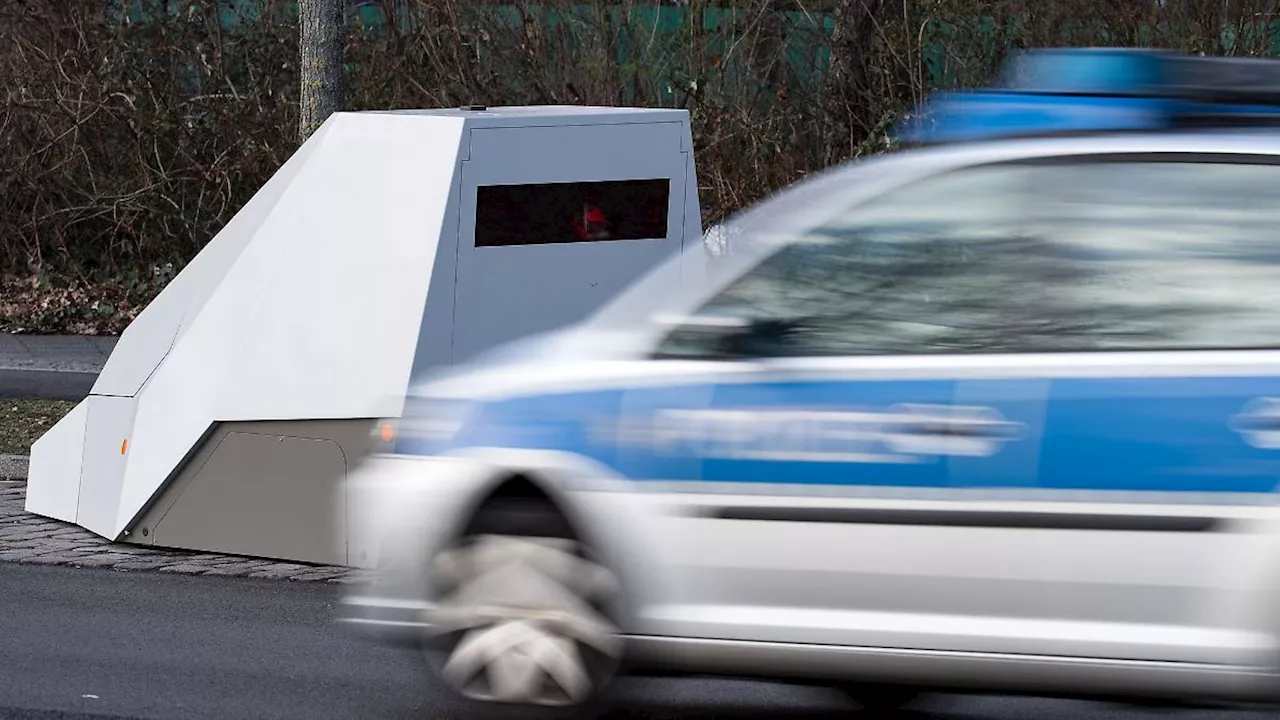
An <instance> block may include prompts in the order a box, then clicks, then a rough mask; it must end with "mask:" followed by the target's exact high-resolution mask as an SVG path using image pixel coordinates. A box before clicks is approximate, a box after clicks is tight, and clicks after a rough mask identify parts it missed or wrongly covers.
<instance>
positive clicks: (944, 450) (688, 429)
mask: <svg viewBox="0 0 1280 720" xmlns="http://www.w3.org/2000/svg"><path fill="white" fill-rule="evenodd" d="M614 427H615V430H616V432H615V433H614V434H613V435H612V437H611V438H609V437H606V436H605V435H597V439H600V440H605V441H609V440H612V441H613V442H616V443H617V444H618V445H622V446H638V447H645V448H648V449H650V450H652V451H654V452H656V453H658V454H661V455H675V456H693V457H702V458H719V459H740V460H771V461H782V462H786V461H790V462H832V463H918V462H925V461H927V460H929V459H931V458H936V457H942V456H966V457H987V456H990V455H994V454H995V453H997V452H999V450H1000V448H1001V447H1003V446H1004V444H1006V443H1008V442H1012V441H1015V440H1018V439H1021V438H1022V437H1024V436H1025V426H1024V425H1023V424H1022V423H1017V422H1010V421H1007V420H1005V419H1004V417H1003V416H1001V415H1000V413H999V412H998V411H996V410H994V409H992V408H984V407H961V406H950V405H916V404H903V405H894V406H892V407H889V408H881V409H861V408H857V409H827V408H823V409H810V408H778V407H767V408H753V407H740V408H723V409H719V408H715V409H702V408H699V409H665V410H659V411H657V412H655V413H654V414H653V415H652V416H650V417H634V416H633V417H624V418H620V419H619V420H618V421H617V422H616V425H615V426H614Z"/></svg>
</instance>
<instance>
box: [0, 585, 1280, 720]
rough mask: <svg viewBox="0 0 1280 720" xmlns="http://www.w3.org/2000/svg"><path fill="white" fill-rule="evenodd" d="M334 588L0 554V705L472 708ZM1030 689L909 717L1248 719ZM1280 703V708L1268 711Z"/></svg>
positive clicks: (819, 710)
mask: <svg viewBox="0 0 1280 720" xmlns="http://www.w3.org/2000/svg"><path fill="white" fill-rule="evenodd" d="M338 592H340V588H338V587H335V586H333V585H327V584H323V583H289V582H282V581H257V580H246V579H238V578H215V577H200V576H175V575H165V574H159V573H122V572H113V571H109V570H91V569H75V568H60V567H38V566H25V565H16V564H4V563H0V719H5V720H7V719H9V718H39V719H47V720H55V719H58V720H88V719H89V718H166V719H169V718H216V719H217V720H227V719H230V718H273V719H275V718H305V719H306V720H321V719H323V718H342V719H344V720H345V719H350V718H415V719H417V720H422V719H424V718H431V719H433V720H434V719H437V718H439V719H442V720H443V719H449V718H462V717H467V716H468V715H467V713H466V709H465V708H463V707H461V706H460V705H459V704H458V703H456V702H455V701H453V700H452V699H451V698H449V697H448V696H446V695H444V694H443V693H441V692H439V691H438V689H436V688H434V687H433V686H432V684H431V683H430V682H429V681H427V680H425V679H424V677H423V675H422V666H421V665H420V664H419V662H418V660H417V658H416V657H414V656H413V654H412V653H408V652H404V651H398V650H390V649H386V648H382V647H379V646H376V645H372V644H369V643H367V642H365V641H363V640H360V639H357V638H354V637H351V636H349V635H347V634H345V633H344V632H342V631H340V630H339V629H338V628H336V627H334V626H332V625H330V624H328V622H327V621H328V620H329V618H331V617H332V613H333V611H334V601H335V600H336V598H337V593H338ZM860 715H862V714H861V713H858V712H856V711H855V710H854V707H853V706H852V705H848V704H845V703H844V702H843V700H842V699H841V698H840V696H839V695H836V694H834V693H829V692H826V691H822V690H814V689H804V688H794V687H787V686H782V685H771V684H765V683H754V682H743V681H727V680H632V681H628V682H623V683H620V685H619V687H618V688H617V690H616V692H614V693H613V695H612V696H611V698H610V701H609V703H608V705H607V707H606V710H605V711H604V717H605V718H607V719H616V720H622V719H624V718H625V719H627V720H636V719H637V718H645V719H646V720H677V718H678V719H680V720H713V719H714V720H721V719H723V720H748V718H763V719H764V720H783V719H784V718H788V719H791V718H800V719H802V720H836V718H856V717H859V716H860ZM1271 715H1272V713H1271V712H1270V711H1266V712H1264V711H1260V710H1257V709H1252V708H1245V709H1230V710H1159V709H1142V708H1130V707H1124V706H1117V705H1109V704H1102V703H1089V702H1080V701H1065V700H1048V699H1039V698H998V697H971V698H945V697H944V698H938V699H936V700H934V701H932V702H931V703H930V704H929V705H927V706H926V707H925V708H923V709H922V710H920V711H915V712H912V713H900V714H898V715H897V717H904V718H913V719H915V720H987V719H990V720H1068V719H1071V720H1076V719H1101V718H1107V719H1109V720H1138V719H1147V718H1150V719H1152V720H1154V719H1155V718H1161V719H1163V720H1243V719H1244V718H1261V717H1269V716H1271ZM1275 716H1276V717H1280V711H1278V712H1276V713H1275Z"/></svg>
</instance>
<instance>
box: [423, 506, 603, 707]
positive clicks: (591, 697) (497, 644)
mask: <svg viewBox="0 0 1280 720" xmlns="http://www.w3.org/2000/svg"><path fill="white" fill-rule="evenodd" d="M429 575H430V577H431V582H432V587H433V589H434V590H435V593H434V594H435V600H436V607H435V609H433V610H432V611H430V612H429V613H428V617H427V622H428V624H429V626H431V628H432V629H431V631H429V637H428V639H427V642H426V643H425V645H424V650H425V656H426V658H427V660H428V663H429V664H430V665H431V667H432V669H433V671H434V673H435V675H436V676H437V677H438V678H439V679H440V680H441V681H443V683H444V684H445V685H446V686H448V687H449V688H450V689H451V690H452V691H453V692H454V693H455V694H456V695H458V696H461V698H463V699H464V700H465V701H467V702H469V703H474V704H476V705H477V707H476V709H477V710H478V711H479V712H481V713H483V714H485V715H495V714H497V715H524V714H527V713H530V712H533V713H534V714H535V715H536V714H537V711H538V710H544V711H551V712H555V713H556V716H557V717H564V714H565V712H566V711H573V710H584V711H585V710H586V709H587V708H589V707H594V705H595V703H596V701H597V700H598V698H599V697H600V695H601V693H602V691H603V690H604V689H605V688H606V687H607V686H608V685H609V684H610V683H611V682H612V680H613V677H614V675H615V674H616V673H617V670H618V667H619V665H620V662H621V658H622V638H621V634H620V632H619V631H618V626H617V621H616V618H617V613H616V603H617V601H618V597H619V594H620V593H619V588H618V583H617V579H616V577H615V576H614V574H613V573H612V572H611V571H610V570H609V569H608V568H607V567H606V566H605V565H604V564H603V563H602V562H600V561H599V560H598V559H597V558H596V556H595V555H594V554H593V553H592V552H591V550H590V549H589V548H588V547H586V545H585V544H584V543H583V542H581V540H579V539H578V537H577V536H576V534H575V533H574V532H573V529H572V528H571V526H570V525H569V523H568V522H567V520H566V519H565V518H564V516H563V514H562V513H561V512H560V511H559V510H558V509H557V508H556V507H555V506H554V505H552V504H551V503H550V502H549V501H545V500H542V499H530V498H495V499H492V500H490V501H488V502H486V503H485V504H484V505H482V506H481V508H480V510H479V511H478V512H477V513H476V515H475V517H474V518H472V520H471V522H470V523H469V524H468V526H467V528H466V530H464V531H463V533H462V534H461V537H459V538H458V539H457V540H456V542H454V543H452V544H451V545H450V546H448V547H446V548H445V549H443V550H442V551H441V552H440V553H438V554H437V555H436V556H435V557H434V558H433V559H432V563H431V567H430V569H429Z"/></svg>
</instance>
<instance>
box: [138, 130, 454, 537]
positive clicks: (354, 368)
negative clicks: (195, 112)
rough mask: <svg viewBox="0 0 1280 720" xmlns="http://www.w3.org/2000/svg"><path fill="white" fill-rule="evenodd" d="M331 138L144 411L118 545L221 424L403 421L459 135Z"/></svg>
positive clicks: (182, 346) (190, 333) (225, 282)
mask: <svg viewBox="0 0 1280 720" xmlns="http://www.w3.org/2000/svg"><path fill="white" fill-rule="evenodd" d="M326 126H327V127H328V136H327V137H326V141H325V143H324V144H323V145H322V146H321V147H320V148H319V149H318V150H317V152H315V153H313V154H312V156H311V157H310V158H309V159H308V161H307V163H306V165H305V166H304V167H303V168H301V169H300V170H299V172H298V174H297V175H296V176H295V177H294V178H293V181H292V182H291V183H290V185H289V187H288V188H287V189H286V191H285V192H284V193H283V195H282V197H281V198H279V200H277V202H276V206H275V208H274V209H273V211H272V213H271V214H270V216H269V217H268V218H267V219H266V220H265V221H264V222H263V223H262V224H261V226H260V227H259V228H258V232H257V234H256V235H255V237H254V238H253V242H251V243H250V244H249V245H248V246H247V247H246V248H245V249H244V250H243V251H242V252H241V254H240V255H239V257H238V258H237V259H236V261H235V263H234V264H233V265H232V267H231V268H230V269H229V270H228V271H227V273H226V275H225V276H224V277H223V279H222V283H221V284H220V285H219V286H218V288H217V290H216V292H214V293H213V294H212V295H211V296H210V297H209V299H208V300H207V301H206V302H205V303H204V305H203V308H202V309H201V310H200V312H199V314H198V315H197V316H196V317H195V318H194V319H193V320H191V321H190V324H189V325H187V326H184V330H183V334H182V336H181V338H180V339H179V341H178V343H177V344H176V345H175V346H174V348H173V349H172V350H171V351H170V353H169V356H168V357H167V358H166V360H165V362H164V363H163V364H162V365H161V367H160V368H159V369H158V370H157V371H156V373H155V374H154V375H153V376H152V378H151V380H150V381H149V383H148V385H147V388H146V392H144V393H143V394H142V395H141V396H140V397H139V402H138V412H137V418H136V420H135V429H134V434H135V436H136V437H137V443H136V449H135V450H134V451H132V453H131V457H130V460H129V465H128V467H127V470H126V476H125V483H124V489H123V497H122V501H121V503H120V510H119V515H118V518H117V522H116V528H117V529H118V530H119V529H123V528H124V527H125V526H126V525H127V523H128V522H129V521H130V520H131V519H132V518H133V517H134V515H135V514H136V513H137V512H138V511H139V510H140V509H141V508H142V507H143V505H144V504H145V503H146V501H147V499H148V498H149V497H150V496H151V495H152V494H153V493H154V492H156V490H157V489H158V488H159V486H160V484H161V483H163V481H164V480H165V479H166V478H167V477H168V475H169V474H170V473H171V472H172V471H173V470H174V469H175V468H176V467H177V466H178V464H179V463H180V462H181V461H182V459H183V457H184V456H185V455H186V453H187V452H188V451H189V450H190V448H191V447H193V446H194V445H195V444H196V443H197V442H198V441H199V440H200V438H201V437H202V436H203V434H204V432H205V431H206V430H207V429H208V428H209V427H210V425H211V424H212V423H214V422H217V421H232V420H291V419H322V418H358V417H379V416H386V415H397V414H399V412H400V405H399V403H400V400H401V398H402V396H403V393H404V389H405V386H406V384H407V380H408V377H409V371H410V367H411V365H412V362H413V355H414V350H415V348H416V346H417V342H418V330H419V326H420V323H421V320H422V315H423V306H424V303H425V300H426V297H427V286H428V280H429V278H430V277H431V274H432V266H433V264H434V259H435V254H436V251H437V245H438V243H439V240H440V235H441V227H442V224H443V220H444V214H445V209H446V206H447V203H448V192H449V189H450V187H451V186H452V180H453V175H454V171H455V167H456V164H457V161H458V150H459V140H460V138H461V135H462V121H461V120H457V119H453V118H422V117H418V118H415V117H411V116H407V115H395V114H370V115H364V114H358V115H357V114H339V115H335V116H333V117H331V118H330V119H329V120H328V121H327V122H326ZM449 251H450V252H452V245H450V247H449ZM447 341H448V340H447V338H443V337H442V338H441V342H447ZM144 438H145V439H146V440H145V442H144V440H143V439H144Z"/></svg>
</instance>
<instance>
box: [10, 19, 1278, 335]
mask: <svg viewBox="0 0 1280 720" xmlns="http://www.w3.org/2000/svg"><path fill="white" fill-rule="evenodd" d="M1275 5H1276V3H1275V2H1274V1H1272V0H1267V1H1265V2H1264V1H1263V0H1228V2H1225V3H1224V2H1223V1H1222V0H1164V2H1157V1H1156V0H1005V1H996V0H787V1H782V0H740V1H736V2H732V1H731V2H721V3H710V2H707V1H706V0H687V2H685V3H682V4H672V3H658V2H641V1H639V0H618V2H612V3H600V2H584V3H572V2H568V1H567V0H546V1H545V2H536V3H535V2H529V1H526V0H516V1H515V2H511V3H503V4H499V3H495V2H491V1H482V0H375V1H372V2H359V3H353V11H352V13H351V17H350V22H349V28H348V34H347V60H348V67H347V75H348V85H349V88H348V93H347V96H348V101H349V105H350V106H351V107H352V109H380V108H402V107H437V106H457V105H461V104H467V103H482V104H495V105H496V104H525V103H571V104H578V103H590V104H605V105H616V104H631V105H645V106H664V107H684V108H688V109H689V110H690V111H691V113H692V117H693V120H694V129H695V138H694V143H695V149H696V151H697V161H698V170H699V185H700V190H701V194H702V200H703V205H704V210H705V214H706V219H707V220H708V221H713V220H716V219H719V218H720V217H721V216H723V215H724V214H726V213H729V212H732V211H734V210H736V209H738V208H740V207H742V206H744V205H746V204H748V203H751V202H753V201H755V200H757V199H758V198H760V197H761V196H763V195H765V194H767V193H769V192H772V191H774V190H777V189H778V188H780V187H783V186H785V185H787V184H789V183H791V182H794V181H795V180H796V179H798V178H800V177H802V176H804V175H805V174H807V173H810V172H813V171H816V170H819V169H821V168H823V167H826V166H829V165H831V164H832V163H836V162H840V161H843V160H846V159H849V158H854V157H857V156H859V155H861V154H863V153H866V152H874V151H878V150H879V149H882V148H883V147H885V129H886V128H887V127H888V126H889V124H890V123H891V122H892V121H893V120H894V119H895V118H896V117H898V116H899V115H900V114H901V113H902V111H903V110H904V109H906V108H908V107H910V106H911V105H912V104H913V103H915V102H917V101H918V100H919V99H920V98H921V97H922V96H923V95H924V93H926V92H927V91H928V90H930V89H931V88H933V87H935V86H938V85H949V86H963V85H971V84H974V83H980V82H983V81H985V80H986V79H987V78H988V77H989V76H990V75H991V73H992V71H993V69H994V67H995V66H996V65H997V64H998V63H999V62H1000V61H1001V60H1002V59H1003V57H1004V56H1005V55H1006V54H1007V53H1008V52H1009V51H1010V50H1011V49H1015V48H1019V47H1035V46H1056V45H1137V46H1164V47H1174V48H1179V49H1186V50H1192V51H1200V52H1205V53H1211V54H1216V53H1226V54H1261V53H1269V52H1270V51H1271V50H1272V48H1273V47H1274V45H1275V37H1274V35H1275V32H1274V26H1273V24H1272V13H1273V12H1274V11H1275V9H1276V8H1275ZM296 38H297V20H296V10H295V9H294V8H293V6H292V4H290V3H285V2H277V1H275V0H259V1H257V2H254V1H251V0H131V1H129V2H124V1H123V0H117V2H115V3H106V2H95V3H85V2H66V1H65V0H0V86H2V87H3V88H4V97H3V101H2V102H0V141H2V142H0V157H2V158H3V159H2V160H0V167H4V168H5V169H6V171H5V172H4V173H3V174H2V175H0V273H3V274H8V275H10V276H20V277H22V278H23V280H22V282H24V283H25V282H28V278H35V279H34V280H33V281H31V282H34V283H35V285H34V287H36V288H40V287H46V288H50V289H51V290H50V291H53V290H57V291H58V292H61V293H62V294H63V296H66V295H67V294H68V293H70V294H72V295H76V296H77V297H78V296H79V294H85V293H87V297H90V298H91V299H90V300H89V301H88V304H92V301H93V299H98V298H93V294H94V292H95V291H94V290H93V288H94V287H105V285H104V283H105V284H107V285H111V286H113V287H115V288H116V290H113V291H111V292H116V291H119V292H116V294H118V295H120V294H121V293H123V294H122V295H121V297H123V298H126V301H123V302H122V306H125V307H127V308H135V307H137V306H139V305H140V304H141V303H143V302H145V298H146V297H148V296H149V294H150V293H153V292H154V291H155V289H156V288H158V287H159V286H160V285H161V284H162V282H157V281H156V279H155V278H156V276H155V273H154V272H153V268H155V267H157V266H165V265H166V264H172V265H174V266H176V267H179V268H180V267H181V266H182V265H183V264H184V263H185V262H186V260H188V259H189V258H190V257H191V256H192V255H193V254H194V253H195V252H196V251H197V250H198V249H199V248H200V247H201V246H202V245H203V244H204V243H205V242H207V241H208V240H209V239H210V238H211V237H212V236H213V235H214V234H215V233H216V232H217V230H218V229H219V228H220V227H221V226H222V225H223V224H225V223H226V221H227V220H228V219H230V217H231V216H232V215H233V214H234V213H235V212H236V210H237V209H238V208H239V207H240V206H241V205H242V204H243V203H244V202H245V201H246V200H247V199H248V198H249V197H250V196H251V195H252V194H253V193H254V192H255V191H256V189H257V188H258V187H259V186H260V185H261V184H262V183H263V182H264V181H265V180H266V179H267V178H268V177H269V176H270V175H271V173H272V172H274V170H275V169H276V168H278V167H279V166H280V164H281V163H283V161H284V160H285V159H286V158H287V157H288V155H289V154H290V153H291V152H292V151H293V149H294V148H295V146H296V141H295V139H294V133H295V128H296V122H297V113H296V100H297V56H298V52H297V50H298V49H297V40H296ZM9 282H11V283H12V282H17V281H14V280H10V281H9ZM9 287H10V288H12V287H15V286H14V285H12V284H11V285H9ZM24 287H25V286H24ZM73 288H75V289H76V290H75V292H74V293H72V292H71V290H72V289H73ZM120 288H125V289H124V290H120ZM6 293H7V291H6ZM103 293H107V294H110V293H108V291H106V290H103V291H102V292H101V293H99V294H100V295H101V294H103ZM6 299H7V300H9V301H10V305H13V304H14V302H15V301H14V298H12V297H7V298H6ZM101 305H102V302H99V306H100V307H101ZM107 306H108V307H109V308H111V309H112V310H113V311H114V312H115V314H112V313H103V312H100V311H97V310H90V309H89V308H88V307H87V306H86V307H84V308H80V310H78V311H77V310H74V309H72V310H68V311H67V312H65V313H62V314H60V315H57V316H56V317H55V318H53V319H47V320H43V321H38V322H31V323H28V325H35V326H38V327H40V328H45V329H48V328H61V329H67V328H73V329H74V328H81V329H83V328H84V327H85V323H88V326H89V327H90V329H92V328H99V329H102V328H105V329H114V328H115V327H116V326H118V325H119V324H120V323H122V322H125V321H127V319H128V317H131V316H132V312H134V311H133V310H120V309H118V308H117V305H116V304H115V303H108V304H107ZM77 307H78V306H77ZM13 312H18V314H21V313H20V311H12V310H11V311H10V314H13ZM67 318H72V319H67ZM95 318H97V319H95ZM102 318H106V319H102ZM14 322H16V321H13V320H5V319H2V318H0V324H3V325H8V326H12V325H13V324H14ZM77 323H78V324H77Z"/></svg>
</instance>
